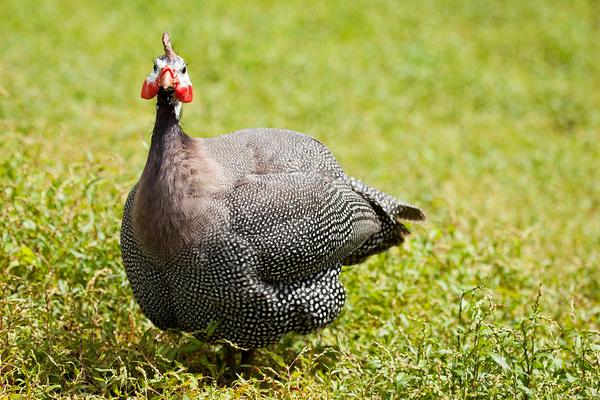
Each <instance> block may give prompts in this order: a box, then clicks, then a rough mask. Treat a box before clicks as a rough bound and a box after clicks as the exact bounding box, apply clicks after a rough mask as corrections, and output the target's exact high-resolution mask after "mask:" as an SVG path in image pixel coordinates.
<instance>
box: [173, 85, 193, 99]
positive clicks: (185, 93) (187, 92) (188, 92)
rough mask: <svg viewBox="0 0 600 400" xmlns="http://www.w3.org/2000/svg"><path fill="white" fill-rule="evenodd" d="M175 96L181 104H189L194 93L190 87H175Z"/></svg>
mask: <svg viewBox="0 0 600 400" xmlns="http://www.w3.org/2000/svg"><path fill="white" fill-rule="evenodd" d="M175 96H177V99H178V100H179V101H181V102H182V103H189V102H191V101H192V100H193V98H194V91H193V90H192V86H191V85H190V86H184V87H181V86H177V87H176V88H175Z"/></svg>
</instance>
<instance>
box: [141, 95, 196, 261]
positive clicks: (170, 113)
mask: <svg viewBox="0 0 600 400" xmlns="http://www.w3.org/2000/svg"><path fill="white" fill-rule="evenodd" d="M180 107H181V103H179V102H174V101H173V100H171V95H170V94H169V93H167V92H165V91H163V90H162V89H161V91H160V92H159V94H158V100H157V109H156V122H155V125H154V130H153V132H152V143H151V145H150V151H149V153H148V159H147V161H146V166H145V167H144V171H143V172H142V175H141V177H140V180H139V183H138V187H137V191H136V196H135V203H134V204H135V205H134V210H133V221H132V223H133V229H134V231H135V233H136V237H137V240H138V241H139V244H140V245H141V246H142V247H144V248H145V249H146V250H148V251H149V252H151V253H155V254H157V255H159V256H161V257H162V256H166V257H169V256H171V255H173V254H174V253H176V252H177V250H178V249H180V248H181V247H182V246H184V245H185V244H186V243H188V242H189V241H190V240H191V239H192V237H193V235H194V226H193V224H192V223H190V221H193V220H194V218H195V216H196V214H197V211H196V210H195V208H194V206H193V203H194V202H192V201H190V200H189V199H190V196H192V197H193V196H194V195H195V190H196V189H195V187H197V186H198V185H199V183H198V179H195V177H196V178H197V174H198V172H200V168H197V167H196V165H197V164H202V158H201V157H200V153H201V152H200V151H199V146H198V145H197V143H196V141H195V140H194V139H192V138H190V137H189V136H187V135H186V134H185V132H183V130H182V129H181V127H180V126H179V110H180ZM178 108H179V109H178Z"/></svg>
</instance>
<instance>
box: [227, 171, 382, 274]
mask: <svg viewBox="0 0 600 400" xmlns="http://www.w3.org/2000/svg"><path fill="white" fill-rule="evenodd" d="M227 201H228V205H229V209H230V213H231V229H232V231H233V233H235V234H236V235H240V236H242V237H244V239H245V240H247V241H248V242H249V243H250V244H251V245H252V247H254V249H255V251H256V252H257V254H258V255H259V257H260V263H259V264H260V267H259V270H258V271H256V273H257V274H258V275H259V276H260V277H261V278H262V279H264V280H266V281H287V280H294V279H299V278H301V277H304V276H308V275H310V274H313V273H315V272H317V271H320V270H323V269H325V268H327V267H330V266H333V265H339V264H340V263H341V260H342V259H344V258H345V257H346V256H348V255H349V254H351V253H352V252H353V251H354V250H356V249H357V248H358V247H359V246H360V245H361V244H362V243H363V242H364V241H365V240H367V238H369V237H370V236H371V235H373V234H374V233H375V232H377V231H378V230H379V229H380V226H379V221H378V218H377V215H376V214H375V211H374V210H373V209H372V207H371V206H370V205H369V203H368V202H367V201H366V200H365V199H364V198H363V197H362V196H360V195H359V194H358V193H356V192H354V191H353V190H352V189H351V188H350V187H349V186H348V185H347V184H344V183H339V184H338V183H336V182H327V181H325V180H324V179H323V178H321V177H320V176H318V175H316V174H310V173H303V172H296V173H285V174H265V175H249V176H246V177H245V178H243V179H241V180H240V181H239V182H238V184H237V185H236V187H235V188H234V190H233V191H232V192H231V193H229V195H228V196H227Z"/></svg>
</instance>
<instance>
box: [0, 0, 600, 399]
mask: <svg viewBox="0 0 600 400" xmlns="http://www.w3.org/2000/svg"><path fill="white" fill-rule="evenodd" d="M0 14H1V15H2V16H3V23H2V26H1V28H0V33H1V34H2V35H1V36H2V57H1V58H0V76H1V77H2V79H0V235H1V239H2V240H1V242H0V398H18V397H19V395H20V396H22V397H23V398H46V397H69V396H90V395H91V396H97V397H115V398H116V397H127V396H133V397H135V396H139V397H145V396H148V397H156V398H159V397H161V396H164V397H176V398H198V397H204V398H223V399H232V398H258V397H270V398H282V397H288V398H314V399H321V398H357V399H363V398H382V399H388V398H432V399H437V398H474V397H476V398H554V399H563V398H593V397H596V398H597V397H598V396H600V383H599V382H600V321H599V320H600V268H599V263H600V215H599V210H600V182H599V178H598V173H599V172H598V171H600V146H599V145H598V143H599V142H600V95H599V93H600V28H599V27H600V4H599V3H598V2H596V1H591V0H590V1H572V2H567V1H562V2H561V1H529V2H524V1H506V2H485V1H441V0H440V1H429V2H422V1H410V0H409V1H402V2H400V1H398V2H396V1H389V2H383V1H353V2H345V1H331V2H311V3H310V4H306V2H303V1H292V2H267V1H263V2H256V3H254V4H252V5H250V4H248V3H247V2H241V1H240V2H239V3H230V2H219V1H205V2H204V1H203V2H202V3H201V4H197V5H193V6H192V5H190V4H187V3H185V2H167V1H158V2H153V3H152V4H150V2H147V1H131V2H127V3H122V2H116V1H114V2H109V1H106V2H98V3H97V4H95V5H86V4H84V3H82V2H77V1H57V0H56V1H45V2H27V1H26V2H22V1H14V0H8V1H3V2H2V3H1V5H0ZM163 30H169V31H170V32H171V34H172V38H173V43H174V47H175V49H176V50H177V51H178V52H179V53H180V54H181V55H183V56H184V57H185V58H186V60H187V61H188V63H189V70H190V75H191V77H192V81H193V82H194V89H195V94H196V99H195V101H194V102H193V103H191V104H189V105H186V106H185V107H184V108H185V110H184V117H183V118H184V128H185V129H186V131H187V132H188V133H190V134H192V135H195V136H212V135H218V134H220V133H225V132H228V131H231V130H235V129H238V128H243V127H253V126H274V127H286V128H291V129H295V130H298V131H302V132H305V133H308V134H311V135H313V136H315V137H317V138H318V139H320V140H321V141H323V142H324V143H326V144H327V145H328V146H329V147H330V148H331V149H332V151H333V152H334V154H335V155H336V156H337V157H338V159H339V161H340V162H341V164H342V165H343V166H344V168H345V169H346V170H347V171H348V172H349V173H351V174H352V175H355V176H357V177H359V178H361V179H363V180H364V181H366V182H369V183H370V184H372V185H374V186H376V187H379V188H381V189H383V190H386V191H388V192H390V193H392V194H394V195H396V196H398V197H400V198H402V199H405V200H408V201H410V202H412V203H415V204H418V205H420V206H422V207H423V208H424V209H425V210H426V211H427V213H428V216H429V219H428V221H427V222H426V223H424V224H421V225H413V226H412V227H411V229H412V231H413V235H412V236H411V240H410V241H409V242H408V243H407V244H406V245H405V246H403V247H402V248H399V249H393V250H391V251H389V252H387V253H386V254H382V255H380V256H376V257H373V258H371V259H369V260H368V261H367V262H366V263H364V264H363V265H359V266H355V267H352V268H347V269H346V270H345V272H344V274H343V278H342V280H343V282H344V285H345V287H346V289H347V293H348V300H347V304H346V308H345V311H344V312H343V314H342V315H341V316H340V317H339V318H338V319H337V320H336V321H335V323H333V324H332V325H331V326H330V327H328V328H326V329H324V330H322V331H320V332H317V333H314V334H311V335H307V336H300V335H288V336H286V337H285V338H284V339H282V341H281V342H280V343H278V344H277V345H274V346H271V347H268V348H266V349H263V350H262V351H261V352H260V354H259V356H258V359H257V368H256V371H255V373H254V376H253V377H252V378H250V379H243V378H240V379H236V380H233V381H232V382H229V383H227V384H223V373H224V366H223V362H222V358H223V349H222V348H221V347H218V346H216V347H215V346H209V345H205V344H202V343H199V342H197V341H195V340H194V339H192V338H191V337H189V336H186V335H181V334H176V333H163V332H160V331H158V330H157V329H156V328H154V327H153V326H152V325H151V323H150V322H149V321H148V320H147V319H146V318H145V317H144V316H143V315H142V314H141V312H140V310H139V308H138V307H137V305H136V304H135V302H134V300H133V298H132V293H131V289H130V287H129V284H128V282H127V279H126V276H125V273H124V270H123V266H122V262H121V258H120V252H119V245H118V234H119V226H120V217H121V212H122V206H123V204H124V201H125V197H126V195H127V192H128V191H129V188H130V187H131V186H132V185H133V184H134V182H135V181H136V179H137V177H138V176H139V174H140V172H141V170H142V167H143V164H144V161H145V157H146V153H147V149H148V142H149V132H150V131H151V128H152V123H153V117H154V104H153V103H152V102H145V101H142V100H141V99H140V98H139V91H140V87H141V83H142V80H143V79H144V77H145V76H146V74H147V73H148V72H149V71H150V69H151V68H152V62H151V61H152V58H153V57H154V56H156V55H159V54H160V53H161V46H160V34H161V33H162V31H163ZM186 396H187V397H186Z"/></svg>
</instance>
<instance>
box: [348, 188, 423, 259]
mask: <svg viewBox="0 0 600 400" xmlns="http://www.w3.org/2000/svg"><path fill="white" fill-rule="evenodd" d="M349 179H350V185H351V186H352V189H353V190H354V191H356V192H357V193H359V194H360V195H361V196H363V197H364V198H365V199H366V200H367V201H368V202H369V204H370V205H371V206H372V207H373V209H374V210H375V213H376V214H377V216H378V218H379V222H380V225H381V230H380V231H379V232H377V233H375V234H373V235H372V236H371V237H370V238H369V239H367V240H366V241H365V242H364V243H363V244H362V245H361V246H360V247H359V248H358V249H356V250H355V251H354V252H353V253H352V254H350V255H349V256H348V257H347V258H346V259H345V260H343V263H344V265H351V264H358V263H360V262H362V261H364V260H365V259H366V258H367V257H369V256H371V255H373V254H377V253H381V252H382V251H385V250H387V249H389V248H390V247H392V246H397V245H399V244H401V243H402V242H404V238H405V237H406V236H408V234H409V233H410V232H409V230H408V229H407V228H406V227H405V226H404V225H403V224H402V223H401V221H402V220H408V221H423V220H424V219H425V213H424V212H423V210H421V209H420V208H418V207H415V206H413V205H410V204H408V203H404V202H401V201H399V200H397V199H395V198H393V197H392V196H390V195H388V194H386V193H383V192H380V191H379V190H377V189H374V188H372V187H370V186H367V185H365V184H364V183H362V182H361V181H359V180H358V179H354V178H349Z"/></svg>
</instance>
